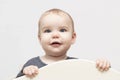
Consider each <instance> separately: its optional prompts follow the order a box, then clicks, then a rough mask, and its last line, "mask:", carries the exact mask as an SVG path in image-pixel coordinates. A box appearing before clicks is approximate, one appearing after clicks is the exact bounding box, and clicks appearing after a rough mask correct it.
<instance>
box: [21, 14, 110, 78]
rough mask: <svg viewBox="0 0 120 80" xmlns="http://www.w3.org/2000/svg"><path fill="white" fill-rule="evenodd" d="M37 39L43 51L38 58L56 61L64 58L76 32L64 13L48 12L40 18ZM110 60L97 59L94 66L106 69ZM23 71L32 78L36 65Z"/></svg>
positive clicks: (102, 69)
mask: <svg viewBox="0 0 120 80" xmlns="http://www.w3.org/2000/svg"><path fill="white" fill-rule="evenodd" d="M39 27H40V28H39V29H40V30H39V33H38V39H39V42H40V44H41V46H42V48H43V49H44V51H45V55H44V56H42V57H40V59H41V60H42V61H43V62H44V63H46V64H50V63H53V62H56V61H60V60H65V59H66V57H67V51H68V49H69V48H70V47H71V45H72V44H73V43H74V42H75V40H76V33H75V31H74V27H73V24H72V21H71V19H70V17H69V16H67V15H66V14H65V15H64V14H62V15H60V14H56V13H49V14H47V15H44V16H42V18H41V19H40V25H39ZM109 67H110V62H109V61H108V60H107V59H97V60H96V68H98V70H100V71H107V70H108V69H109ZM23 73H24V74H25V75H26V76H28V77H30V78H33V77H34V76H36V75H37V74H38V67H36V66H33V65H31V66H28V67H25V68H24V69H23Z"/></svg>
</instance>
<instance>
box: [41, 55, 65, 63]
mask: <svg viewBox="0 0 120 80" xmlns="http://www.w3.org/2000/svg"><path fill="white" fill-rule="evenodd" d="M66 58H67V56H66V55H63V56H56V57H55V56H49V55H44V56H42V57H40V59H41V60H42V61H43V62H44V63H46V64H50V63H53V62H57V61H61V60H65V59H66Z"/></svg>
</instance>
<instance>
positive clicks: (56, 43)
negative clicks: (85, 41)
mask: <svg viewBox="0 0 120 80" xmlns="http://www.w3.org/2000/svg"><path fill="white" fill-rule="evenodd" d="M51 45H52V46H54V47H58V46H60V45H61V43H60V42H52V43H51Z"/></svg>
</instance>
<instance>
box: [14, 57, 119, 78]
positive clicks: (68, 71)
mask: <svg viewBox="0 0 120 80" xmlns="http://www.w3.org/2000/svg"><path fill="white" fill-rule="evenodd" d="M13 80H120V72H118V71H116V70H114V69H112V68H110V69H109V70H108V71H106V72H100V71H98V69H97V68H96V65H95V62H92V61H88V60H79V59H72V60H64V61H59V62H55V63H52V64H49V65H47V66H45V67H42V68H40V69H39V74H38V75H37V76H36V77H35V78H32V79H30V78H27V77H26V76H22V77H19V78H16V79H13Z"/></svg>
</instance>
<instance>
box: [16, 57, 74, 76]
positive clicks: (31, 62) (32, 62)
mask: <svg viewBox="0 0 120 80" xmlns="http://www.w3.org/2000/svg"><path fill="white" fill-rule="evenodd" d="M68 59H76V58H74V57H67V59H66V60H68ZM30 65H35V66H37V67H38V68H41V67H43V66H46V65H47V64H45V63H44V62H42V61H41V59H40V58H39V56H37V57H34V58H32V59H30V60H28V61H27V62H26V63H25V64H24V66H23V68H22V70H21V71H20V72H19V73H18V75H17V76H16V78H17V77H20V76H23V75H24V73H23V69H24V68H25V67H27V66H30Z"/></svg>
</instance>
